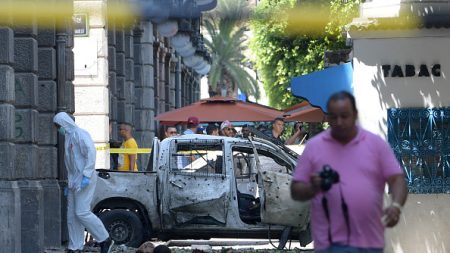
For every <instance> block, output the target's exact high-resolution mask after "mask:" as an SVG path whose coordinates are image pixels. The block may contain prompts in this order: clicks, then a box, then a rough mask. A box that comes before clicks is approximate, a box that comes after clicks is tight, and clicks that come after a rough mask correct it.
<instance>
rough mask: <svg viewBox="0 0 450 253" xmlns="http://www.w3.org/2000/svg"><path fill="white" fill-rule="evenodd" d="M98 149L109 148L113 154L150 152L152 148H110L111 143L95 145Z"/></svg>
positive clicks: (104, 149)
mask: <svg viewBox="0 0 450 253" xmlns="http://www.w3.org/2000/svg"><path fill="white" fill-rule="evenodd" d="M95 149H96V150H97V151H106V150H109V153H111V154H149V153H151V152H152V149H151V148H110V147H109V145H105V146H98V147H95Z"/></svg>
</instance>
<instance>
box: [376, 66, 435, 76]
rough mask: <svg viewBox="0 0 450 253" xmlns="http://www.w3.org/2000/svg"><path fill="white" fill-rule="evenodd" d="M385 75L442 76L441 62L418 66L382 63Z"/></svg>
mask: <svg viewBox="0 0 450 253" xmlns="http://www.w3.org/2000/svg"><path fill="white" fill-rule="evenodd" d="M381 69H382V70H383V76H384V77H430V76H435V77H439V76H441V64H434V65H427V64H421V65H418V66H415V65H411V64H405V65H389V64H385V65H381Z"/></svg>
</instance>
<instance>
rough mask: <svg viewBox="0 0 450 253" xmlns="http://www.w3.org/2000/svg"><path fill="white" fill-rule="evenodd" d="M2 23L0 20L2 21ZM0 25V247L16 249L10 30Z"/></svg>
mask: <svg viewBox="0 0 450 253" xmlns="http://www.w3.org/2000/svg"><path fill="white" fill-rule="evenodd" d="M2 25H3V24H2ZM8 25H11V24H4V26H2V27H0V119H1V120H0V129H2V131H0V157H2V159H0V231H2V233H0V245H2V251H4V252H12V253H20V252H22V248H21V236H20V235H21V211H20V190H19V187H18V185H17V181H12V180H14V179H15V172H14V171H15V162H16V161H15V158H16V149H15V144H14V138H15V134H16V133H15V120H14V118H15V117H14V116H15V107H14V101H15V90H14V89H15V85H14V69H13V62H14V32H13V30H12V29H11V28H10V27H8Z"/></svg>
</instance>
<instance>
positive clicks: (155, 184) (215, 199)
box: [92, 135, 311, 246]
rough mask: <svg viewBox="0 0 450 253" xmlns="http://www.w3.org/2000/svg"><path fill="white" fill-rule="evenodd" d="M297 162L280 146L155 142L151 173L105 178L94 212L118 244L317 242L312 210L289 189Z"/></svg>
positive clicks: (225, 140)
mask: <svg viewBox="0 0 450 253" xmlns="http://www.w3.org/2000/svg"><path fill="white" fill-rule="evenodd" d="M295 162H296V154H295V153H293V152H288V151H286V149H283V148H280V146H276V145H274V144H273V143H272V142H270V141H267V140H264V139H259V138H254V139H252V140H249V139H240V138H229V137H221V136H208V135H184V136H179V137H173V138H168V139H165V140H163V141H162V142H159V141H158V140H157V139H155V140H154V143H153V149H152V154H151V157H150V164H149V166H148V170H149V171H145V172H122V171H110V170H99V171H98V173H99V177H98V182H97V188H96V192H95V195H94V199H93V203H92V204H93V211H94V212H95V213H96V214H97V215H98V216H99V217H100V218H101V220H102V221H103V223H104V224H105V226H106V228H107V229H108V231H109V233H110V235H111V237H112V239H113V240H114V241H115V242H116V243H119V244H127V245H129V246H138V245H140V243H141V242H143V241H145V240H147V239H149V238H152V237H159V238H160V239H162V240H168V239H172V238H174V239H175V238H178V239H207V238H211V237H229V238H267V237H268V236H270V237H271V238H282V239H283V240H282V241H286V240H287V239H288V238H291V239H295V240H299V241H300V242H301V244H307V243H309V242H310V241H311V239H310V235H309V203H300V202H295V201H293V200H292V199H291V197H290V192H289V187H290V180H291V174H292V172H293V170H294V167H295Z"/></svg>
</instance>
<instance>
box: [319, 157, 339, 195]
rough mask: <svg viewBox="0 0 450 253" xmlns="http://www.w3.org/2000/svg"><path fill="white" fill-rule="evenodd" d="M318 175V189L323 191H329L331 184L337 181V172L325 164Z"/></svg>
mask: <svg viewBox="0 0 450 253" xmlns="http://www.w3.org/2000/svg"><path fill="white" fill-rule="evenodd" d="M319 177H320V178H321V183H320V189H322V191H324V192H327V191H329V190H330V189H331V186H333V184H336V183H339V174H338V173H337V171H335V170H333V169H332V168H331V166H330V165H327V164H326V165H324V166H323V168H322V171H321V172H320V174H319Z"/></svg>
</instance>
